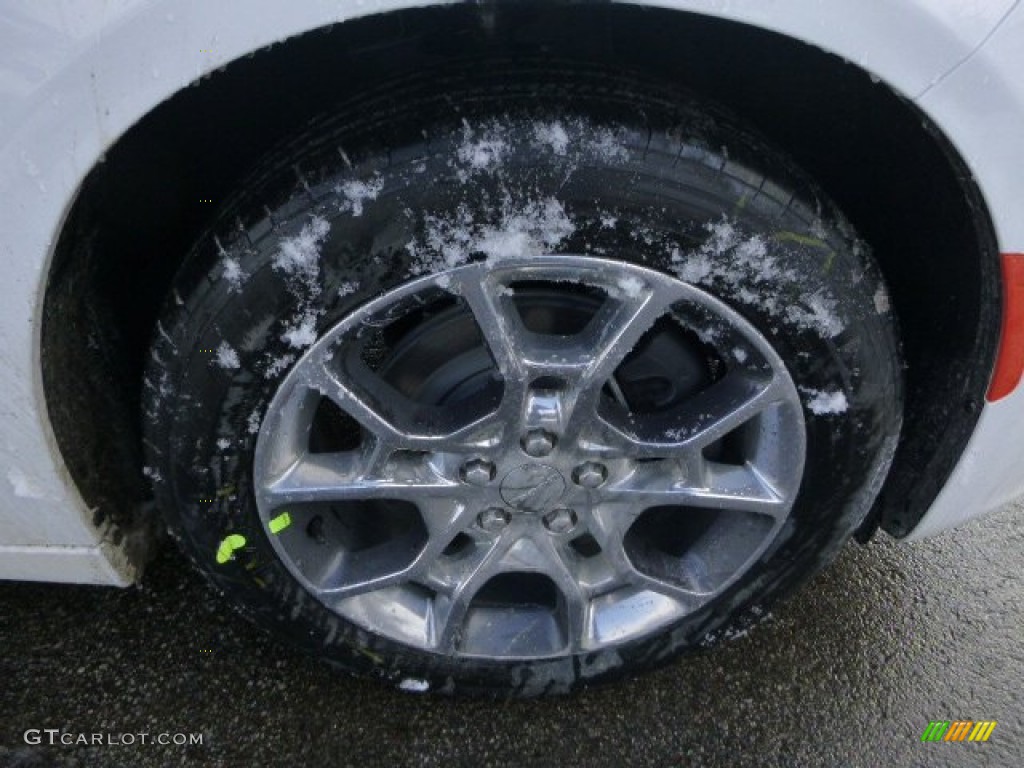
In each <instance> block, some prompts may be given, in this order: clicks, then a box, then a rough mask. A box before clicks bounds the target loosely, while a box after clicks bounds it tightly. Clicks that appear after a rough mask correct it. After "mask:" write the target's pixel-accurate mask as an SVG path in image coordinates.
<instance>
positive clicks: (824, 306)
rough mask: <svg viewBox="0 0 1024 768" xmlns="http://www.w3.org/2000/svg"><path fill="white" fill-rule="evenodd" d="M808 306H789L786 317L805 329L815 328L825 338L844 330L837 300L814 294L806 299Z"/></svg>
mask: <svg viewBox="0 0 1024 768" xmlns="http://www.w3.org/2000/svg"><path fill="white" fill-rule="evenodd" d="M804 303H805V304H806V307H801V306H798V305H793V306H790V307H789V308H787V310H786V317H788V318H789V320H790V321H791V322H793V323H796V324H797V325H798V326H800V327H801V328H803V329H805V330H814V331H817V332H818V333H820V334H821V335H822V336H823V337H824V338H827V339H832V338H835V337H836V336H838V335H839V334H840V333H842V332H843V323H842V321H840V319H839V317H838V316H837V315H836V312H835V309H836V302H835V301H834V300H833V299H826V298H825V297H823V296H820V295H818V294H814V295H813V296H810V297H808V298H807V299H805V302H804Z"/></svg>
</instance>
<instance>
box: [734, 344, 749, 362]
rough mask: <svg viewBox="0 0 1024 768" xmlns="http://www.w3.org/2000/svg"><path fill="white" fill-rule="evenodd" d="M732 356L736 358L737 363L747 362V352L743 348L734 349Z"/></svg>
mask: <svg viewBox="0 0 1024 768" xmlns="http://www.w3.org/2000/svg"><path fill="white" fill-rule="evenodd" d="M732 356H733V357H735V358H736V362H738V363H745V362H747V351H746V350H745V349H742V348H741V347H734V348H733V350H732Z"/></svg>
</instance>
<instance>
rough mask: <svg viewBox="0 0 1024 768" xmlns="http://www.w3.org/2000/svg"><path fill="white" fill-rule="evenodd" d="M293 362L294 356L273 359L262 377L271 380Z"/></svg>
mask: <svg viewBox="0 0 1024 768" xmlns="http://www.w3.org/2000/svg"><path fill="white" fill-rule="evenodd" d="M294 362H295V355H282V356H281V357H278V358H275V359H274V360H272V361H271V363H270V365H268V366H267V370H266V371H265V372H264V374H263V376H264V377H265V378H267V379H272V378H274V377H275V376H277V375H278V374H279V373H281V371H283V370H284V369H285V368H287V367H288V366H289V365H291V364H292V363H294Z"/></svg>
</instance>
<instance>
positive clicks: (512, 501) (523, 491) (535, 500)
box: [501, 464, 565, 514]
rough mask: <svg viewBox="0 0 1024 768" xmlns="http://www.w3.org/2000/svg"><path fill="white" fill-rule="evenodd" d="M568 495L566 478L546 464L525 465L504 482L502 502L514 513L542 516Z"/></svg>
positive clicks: (508, 476)
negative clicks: (516, 511) (512, 509)
mask: <svg viewBox="0 0 1024 768" xmlns="http://www.w3.org/2000/svg"><path fill="white" fill-rule="evenodd" d="M564 493H565V478H563V477H562V474H561V473H560V472H559V471H558V470H557V469H555V468H554V467H549V466H547V465H546V464H524V465H523V466H521V467H516V468H515V469H513V470H512V471H511V472H509V473H508V474H507V475H505V477H504V478H503V479H502V481H501V498H502V499H504V501H505V503H506V504H508V505H509V506H510V507H513V508H514V509H518V510H521V511H523V512H530V513H533V514H540V513H541V512H547V511H548V510H550V509H551V507H552V505H553V504H554V503H555V502H556V501H558V500H559V499H560V498H562V495H563V494H564Z"/></svg>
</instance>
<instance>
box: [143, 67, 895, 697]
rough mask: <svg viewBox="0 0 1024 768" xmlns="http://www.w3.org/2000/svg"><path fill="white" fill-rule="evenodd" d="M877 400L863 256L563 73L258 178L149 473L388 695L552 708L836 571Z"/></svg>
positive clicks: (847, 241) (713, 635)
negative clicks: (831, 568) (387, 685)
mask: <svg viewBox="0 0 1024 768" xmlns="http://www.w3.org/2000/svg"><path fill="white" fill-rule="evenodd" d="M899 372H900V362H899V357H898V352H897V342H896V330H895V325H894V320H893V318H892V317H891V315H890V314H889V310H888V300H887V298H886V293H885V287H884V285H883V283H882V280H881V277H880V274H879V272H878V270H877V268H876V267H875V265H874V263H873V262H872V260H871V258H870V255H869V250H868V248H867V247H866V245H864V244H863V243H861V242H859V241H858V240H857V238H856V236H855V234H854V233H853V231H852V229H851V228H850V226H849V225H848V224H847V223H846V221H845V220H844V219H843V217H842V216H841V215H840V214H839V213H838V212H837V211H836V210H835V208H834V206H832V205H831V203H829V202H828V200H827V199H826V198H825V197H824V196H823V195H822V194H821V193H820V192H819V191H818V190H817V189H816V188H815V187H814V185H813V184H812V183H810V182H809V181H808V180H807V179H806V177H805V176H804V175H803V174H802V173H801V172H800V171H799V170H798V169H796V168H795V167H794V166H793V164H792V163H791V162H789V161H788V160H787V159H786V158H785V157H784V156H783V155H782V154H781V153H780V152H778V151H777V150H775V149H774V148H772V147H771V146H770V145H769V144H768V143H767V142H765V141H764V140H763V139H761V138H759V137H758V136H756V135H755V134H754V133H752V132H751V131H749V130H747V129H745V128H743V127H741V126H740V125H739V124H738V123H737V122H736V121H735V120H733V119H732V118H729V117H727V116H724V115H723V114H722V113H721V112H720V111H718V110H716V109H715V108H713V107H710V106H708V105H706V104H701V103H699V102H695V101H694V100H692V99H691V98H689V97H688V96H686V95H681V94H679V93H676V92H674V91H672V90H670V89H665V88H661V87H660V86H655V85H652V84H650V83H647V82H638V81H635V80H633V79H630V78H629V77H626V76H621V75H612V74H609V73H605V72H594V71H588V70H583V69H581V68H575V67H567V66H562V67H546V68H538V69H528V68H518V69H514V68H511V67H510V68H508V69H506V70H501V71H491V72H488V73H485V74H480V75H476V76H472V77H471V76H467V75H465V74H459V73H449V74H445V73H433V74H432V75H431V76H430V77H421V78H416V79H413V80H410V81H406V82H403V83H399V84H395V85H393V86H392V87H390V88H388V89H386V90H382V91H379V92H375V93H372V94H368V95H366V96H365V97H363V98H361V99H360V100H358V101H355V102H352V103H349V104H347V105H345V106H343V107H342V108H340V109H338V110H337V112H336V114H335V115H334V116H333V117H332V118H330V119H328V120H325V121H322V122H320V123H318V124H317V125H315V126H314V127H312V128H311V129H309V130H308V131H307V132H306V133H304V134H303V135H301V136H299V137H298V138H297V139H296V140H295V141H293V142H291V143H290V144H289V145H288V146H286V147H283V148H281V149H280V150H278V151H277V152H276V153H274V155H273V156H272V157H271V158H269V159H268V161H267V162H266V163H265V164H264V165H263V166H261V168H260V169H259V170H258V171H257V172H256V173H254V175H253V177H252V178H251V179H250V180H249V181H247V182H246V183H245V184H244V185H242V188H241V189H240V191H239V192H238V194H237V195H236V196H235V198H233V199H232V200H231V201H229V202H228V203H227V204H225V205H224V206H223V209H222V212H221V214H220V215H219V217H218V220H217V223H216V225H215V227H214V228H213V229H212V230H211V232H210V233H208V234H207V235H205V236H203V237H201V238H200V239H199V241H198V242H197V244H196V245H195V248H194V249H193V251H192V252H191V253H190V254H189V256H188V257H187V259H186V260H185V263H184V265H183V266H182V268H181V271H180V273H179V275H178V277H177V280H176V283H175V286H174V288H173V290H172V291H170V295H169V298H168V301H167V305H166V307H165V308H164V310H163V315H162V318H161V321H160V323H159V325H158V327H157V331H156V333H155V334H154V341H153V350H152V355H151V361H150V364H149V367H148V371H147V374H146V382H145V383H146V387H145V404H144V428H145V441H146V451H147V457H148V458H147V461H148V465H149V466H148V468H147V474H148V475H149V476H150V477H151V479H152V480H153V484H154V488H155V492H156V494H157V498H158V501H159V504H160V506H161V508H162V509H163V511H164V512H165V514H166V516H167V519H168V523H169V527H170V530H171V532H172V533H173V534H174V535H175V537H176V538H177V539H178V540H179V541H180V543H181V545H182V547H183V548H184V550H185V551H186V552H187V553H188V554H189V555H190V556H191V558H192V559H193V560H194V562H195V563H196V565H197V566H198V567H199V568H200V569H201V570H202V571H203V572H204V573H205V574H206V575H207V576H208V577H209V579H210V580H211V581H212V582H213V583H214V584H215V585H216V586H217V587H218V588H219V589H221V590H222V591H223V592H224V593H225V594H226V595H227V597H228V598H229V599H230V600H232V601H233V602H234V603H235V604H236V605H237V606H238V607H239V609H240V610H241V612H242V613H243V614H244V615H246V616H248V617H250V618H251V619H253V620H255V621H256V622H257V623H259V624H261V625H262V626H265V627H267V628H270V629H272V630H274V631H276V632H277V633H278V634H279V635H281V636H283V637H286V638H287V639H288V640H289V641H291V642H292V643H293V644H295V645H297V646H300V647H302V648H305V649H307V650H309V651H311V652H313V653H315V654H317V655H319V656H321V657H323V658H325V659H326V660H328V661H330V662H332V663H334V664H337V665H340V666H342V667H344V668H345V669H348V670H351V671H353V672H357V673H362V674H370V675H374V676H378V677H381V678H384V679H385V680H388V681H390V682H391V683H393V684H394V685H396V686H399V687H402V688H404V689H408V690H417V691H419V690H433V691H443V692H447V693H452V692H467V693H483V694H489V695H537V694H543V693H552V692H564V691H568V690H572V689H574V688H577V687H580V686H583V685H587V684H590V683H594V682H598V681H604V680H609V679H613V678H615V677H618V676H621V675H623V674H631V673H635V672H638V671H640V670H643V669H646V668H650V667H652V666H654V665H656V664H659V663H663V662H664V661H666V660H667V659H670V658H673V657H674V656H676V655H678V654H680V653H683V652H685V651H688V650H693V649H696V648H701V647H705V646H708V645H711V644H713V643H715V642H716V641H718V640H719V639H721V638H723V637H729V636H731V635H733V634H736V633H738V632H739V631H741V630H743V629H745V628H746V627H748V626H749V625H750V624H751V623H753V622H755V621H756V620H758V619H759V618H761V617H763V616H764V615H765V614H766V611H767V608H768V606H770V605H771V604H772V602H773V601H775V600H776V599H778V598H779V597H780V596H782V595H784V594H786V593H787V592H789V591H791V590H792V589H793V588H794V587H795V586H796V585H798V584H799V583H800V582H801V581H803V580H804V579H806V578H807V577H808V575H810V574H811V573H813V572H815V571H816V570H817V569H818V568H820V567H821V566H822V565H824V564H825V563H826V562H828V561H829V560H830V559H831V558H832V557H833V556H834V555H835V553H836V552H837V550H838V548H839V547H840V546H841V545H842V544H843V543H844V542H845V541H846V540H847V538H848V537H849V536H850V535H851V533H852V532H853V531H854V530H855V529H856V528H857V526H858V525H859V524H860V523H861V521H862V520H863V519H864V517H865V515H866V513H867V512H868V509H869V507H870V505H871V503H872V501H873V499H874V497H875V495H876V493H877V490H878V488H879V486H880V484H881V481H882V480H883V479H884V476H885V471H886V469H887V467H888V463H889V461H890V459H891V456H892V452H893V449H894V446H895V441H896V438H897V435H898V431H899V425H900V418H901V384H900V373H899Z"/></svg>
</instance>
